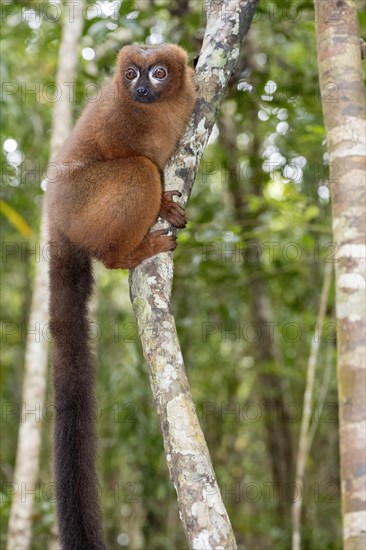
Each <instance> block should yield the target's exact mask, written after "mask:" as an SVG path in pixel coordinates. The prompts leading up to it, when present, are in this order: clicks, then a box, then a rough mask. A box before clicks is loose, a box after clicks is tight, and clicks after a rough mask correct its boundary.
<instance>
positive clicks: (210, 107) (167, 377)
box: [130, 0, 258, 550]
mask: <svg viewBox="0 0 366 550" xmlns="http://www.w3.org/2000/svg"><path fill="white" fill-rule="evenodd" d="M257 3H258V2H257V0H249V1H245V0H240V1H238V0H226V1H225V2H224V1H222V2H217V1H207V2H206V13H207V28H206V33H205V37H204V41H203V46H202V51H201V54H200V58H199V61H198V64H197V67H196V82H197V85H198V88H199V99H198V101H197V105H196V109H195V112H194V115H193V119H192V121H191V123H190V125H189V128H188V130H187V132H186V135H185V137H184V138H183V140H182V142H181V144H180V146H179V148H178V151H177V153H176V154H175V156H174V158H173V159H172V160H171V162H170V163H169V166H168V167H167V169H166V172H165V181H166V188H167V189H179V190H180V191H181V192H182V193H183V197H182V199H181V204H183V205H185V204H186V202H187V200H188V197H189V195H190V192H191V188H192V185H193V181H194V178H195V175H196V172H197V169H198V165H199V162H200V159H201V156H202V153H203V151H204V149H205V147H206V144H207V141H208V138H209V136H210V133H211V130H212V127H213V124H214V122H215V120H216V117H217V114H218V111H219V108H220V104H221V100H222V98H223V95H224V93H225V89H226V86H227V82H228V79H229V78H230V75H231V73H232V72H233V69H234V67H235V63H236V60H237V58H238V55H239V51H240V47H241V43H242V40H243V38H244V36H245V34H246V32H247V31H248V29H249V26H250V22H251V20H252V17H253V14H254V11H255V8H256V5H257ZM172 278H173V263H172V256H171V254H160V255H159V256H156V257H154V258H151V259H149V260H147V261H145V262H143V263H142V264H141V265H140V266H139V267H137V268H135V269H134V270H132V271H131V274H130V285H131V301H132V304H133V306H134V310H135V312H136V317H137V322H138V326H139V332H140V336H141V341H142V346H143V350H144V356H145V359H146V361H147V363H148V368H149V377H150V382H151V386H152V391H153V399H154V406H155V409H156V411H157V413H158V416H159V419H160V426H161V431H162V434H163V438H164V447H165V453H166V459H167V464H168V467H169V471H170V475H171V478H172V481H173V483H174V486H175V488H176V491H177V496H178V507H179V511H180V517H181V520H182V523H183V527H184V531H185V534H186V537H187V541H188V545H189V547H190V548H194V549H202V550H203V549H204V550H208V549H210V548H218V547H223V548H225V549H227V550H230V549H233V548H236V543H235V539H234V535H233V531H232V528H231V525H230V520H229V518H228V516H227V512H226V510H225V507H224V504H223V501H222V498H221V495H220V491H219V488H218V484H217V481H216V477H215V474H214V471H213V468H212V464H211V459H210V456H209V452H208V449H207V445H206V442H205V439H204V437H203V434H202V431H201V428H200V425H199V422H198V419H197V415H196V411H195V407H194V404H193V401H192V397H191V393H190V389H189V385H188V380H187V376H186V373H185V369H184V363H183V357H182V353H181V351H180V346H179V341H178V338H177V333H176V327H175V322H174V317H173V314H172V310H171V288H172Z"/></svg>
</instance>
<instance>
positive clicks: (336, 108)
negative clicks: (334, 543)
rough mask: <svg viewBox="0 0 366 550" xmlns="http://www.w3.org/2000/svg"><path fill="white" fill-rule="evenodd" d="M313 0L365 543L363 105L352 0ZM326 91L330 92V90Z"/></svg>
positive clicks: (352, 517)
mask: <svg viewBox="0 0 366 550" xmlns="http://www.w3.org/2000/svg"><path fill="white" fill-rule="evenodd" d="M327 4H328V5H329V3H327V2H326V1H325V0H324V1H321V2H317V3H316V7H317V17H316V30H317V48H318V66H319V80H320V90H321V93H322V104H323V113H324V122H325V126H326V131H327V139H328V152H329V162H330V164H331V165H332V167H333V168H335V170H336V173H335V172H334V170H333V173H335V177H334V178H333V180H332V182H331V196H332V201H333V205H332V207H333V236H334V241H335V244H336V247H337V251H338V252H337V262H336V312H337V324H338V360H337V363H338V394H339V420H340V455H341V488H342V515H343V540H344V548H345V549H346V550H347V549H349V550H351V549H352V550H359V549H361V548H365V546H366V540H365V533H366V529H365V525H366V506H365V504H366V503H365V500H366V495H365V484H366V461H365V453H366V451H365V449H366V410H365V373H366V354H365V328H366V326H365V325H366V323H365V315H366V312H365V286H366V285H365V258H366V246H365V168H366V166H365V139H366V131H365V130H366V128H365V102H364V87H363V84H362V72H361V55H360V36H359V29H358V21H357V2H356V1H355V0H343V1H341V2H337V3H336V4H334V6H336V11H335V13H334V14H333V16H332V17H329V11H328V10H327ZM330 92H331V93H330Z"/></svg>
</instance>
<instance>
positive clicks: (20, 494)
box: [7, 0, 83, 550]
mask: <svg viewBox="0 0 366 550" xmlns="http://www.w3.org/2000/svg"><path fill="white" fill-rule="evenodd" d="M82 8H83V2H82V1H81V0H80V1H79V2H77V3H75V6H74V10H73V17H72V18H71V17H65V22H64V27H63V37H62V42H61V46H60V51H59V65H58V72H57V84H58V85H59V86H60V88H61V89H62V91H63V93H62V95H61V97H60V100H59V101H58V102H56V103H55V106H54V111H53V119H52V134H51V153H50V158H51V160H52V159H54V158H55V155H56V154H57V151H58V149H59V148H60V146H61V145H62V143H63V142H64V140H65V139H66V138H67V136H68V134H69V133H70V131H71V119H72V113H71V105H70V102H69V99H68V97H69V94H68V88H67V83H70V82H73V81H74V80H75V73H76V60H77V57H76V55H75V52H76V48H77V45H78V42H79V38H80V35H81V31H82V26H83V17H82ZM65 83H66V85H65ZM47 242H48V227H47V218H46V216H45V215H43V216H42V220H41V230H40V248H41V251H42V253H41V254H40V258H39V261H38V263H37V264H36V273H35V279H34V287H33V296H32V303H31V309H30V317H29V332H28V338H27V342H26V349H25V364H24V380H23V391H22V403H21V407H22V410H24V412H25V413H24V414H23V415H22V416H21V419H20V426H19V434H18V446H17V455H16V462H15V471H14V478H13V483H14V496H13V499H12V504H11V510H10V519H9V525H8V541H7V548H8V550H14V549H20V548H21V549H22V550H26V549H27V548H30V544H31V538H32V519H33V518H32V512H33V504H34V493H32V491H34V489H35V485H36V482H37V479H38V472H39V456H40V448H41V428H42V415H41V411H42V410H43V407H44V400H45V391H46V380H47V377H46V373H47V358H48V340H47V338H43V337H42V331H43V329H44V327H46V325H47V323H48V292H49V291H48V262H47V254H46V252H45V250H46V245H47ZM35 332H36V333H37V334H38V337H37V336H36V334H35ZM39 335H40V336H39ZM32 411H33V412H32ZM25 491H26V492H27V493H26V496H25V497H24V492H25ZM54 547H55V546H53V548H54Z"/></svg>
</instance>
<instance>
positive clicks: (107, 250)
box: [48, 45, 195, 268]
mask: <svg viewBox="0 0 366 550" xmlns="http://www.w3.org/2000/svg"><path fill="white" fill-rule="evenodd" d="M156 62H158V64H162V65H165V66H166V67H167V68H168V75H169V81H168V82H167V83H164V84H163V85H162V86H163V91H162V93H161V96H160V97H159V98H158V99H157V100H156V101H154V102H152V103H148V104H143V103H138V102H137V101H136V100H135V99H134V98H133V97H132V96H131V93H130V92H129V90H128V89H127V88H126V86H125V82H124V73H125V70H126V68H127V67H129V66H130V65H131V64H136V65H145V66H147V65H148V66H150V65H153V64H154V63H156ZM186 62H187V56H186V53H185V52H184V51H183V50H182V49H181V48H179V47H178V46H175V45H167V46H162V47H159V48H157V49H154V48H139V47H136V46H127V47H125V48H123V49H122V50H121V52H120V54H119V56H118V64H117V71H116V73H115V76H114V78H113V80H111V81H110V82H109V83H108V84H107V85H106V86H105V87H104V88H103V89H102V91H101V93H100V96H99V98H98V101H97V102H95V103H94V102H92V103H90V104H89V105H88V107H87V108H86V109H85V111H84V112H83V114H82V115H81V117H80V119H79V121H78V122H77V124H76V126H75V129H74V131H73V133H72V135H71V137H70V139H69V140H68V142H67V144H66V146H65V147H64V149H63V151H62V153H61V155H60V156H59V158H58V162H57V164H58V166H57V168H56V167H55V168H54V174H51V176H50V182H49V191H48V204H49V211H50V220H51V239H54V238H57V233H58V232H61V233H63V234H64V235H66V236H67V237H68V238H69V239H70V240H71V242H73V243H74V244H76V245H77V246H79V247H81V248H83V249H84V250H85V251H86V252H88V253H89V254H90V255H91V256H94V257H96V258H98V259H99V260H101V261H103V263H104V264H105V265H106V266H107V267H115V268H131V267H134V266H135V265H137V264H138V263H140V262H141V261H142V260H143V259H145V258H147V257H148V256H151V255H154V254H157V253H158V252H163V251H166V250H171V249H173V248H174V246H175V239H174V238H173V237H169V236H166V235H164V236H163V235H161V234H160V233H159V234H155V235H154V236H149V238H148V239H147V240H144V242H143V243H142V241H143V239H144V237H145V236H146V235H147V233H148V231H149V229H150V227H151V226H152V225H153V223H154V222H155V220H156V218H157V216H158V214H159V210H160V206H161V202H162V182H161V172H162V170H163V168H164V166H165V164H166V162H167V160H168V159H169V157H170V156H171V154H172V153H173V151H174V149H175V148H176V144H177V141H178V140H179V138H180V137H181V136H182V134H183V132H184V129H185V126H186V124H187V119H188V117H189V115H190V114H191V112H192V109H193V106H194V102H195V92H194V85H193V79H192V73H193V71H192V69H190V68H189V67H187V64H186ZM165 202H168V203H169V198H168V196H167V197H166V201H165ZM170 210H173V213H174V212H175V213H177V212H180V214H181V216H180V218H181V219H179V216H178V219H177V217H174V216H173V217H172V218H171V217H169V208H165V209H164V210H163V212H162V214H163V215H164V214H165V215H167V216H168V220H169V221H171V222H172V223H173V224H174V223H175V224H176V225H177V226H178V227H182V225H184V219H183V217H182V216H183V213H182V212H181V209H180V207H179V206H178V205H176V203H175V202H174V201H172V200H171V204H170ZM140 243H142V245H141V247H140V248H139V249H138V250H137V247H138V246H139V245H140ZM132 252H133V254H132Z"/></svg>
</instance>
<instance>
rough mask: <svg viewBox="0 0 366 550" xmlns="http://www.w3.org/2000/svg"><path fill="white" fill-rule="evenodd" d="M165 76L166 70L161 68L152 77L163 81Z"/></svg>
mask: <svg viewBox="0 0 366 550" xmlns="http://www.w3.org/2000/svg"><path fill="white" fill-rule="evenodd" d="M166 75H167V72H166V70H165V69H164V68H163V67H158V68H157V69H155V70H154V72H153V77H154V78H157V79H159V80H163V79H164V78H165V77H166Z"/></svg>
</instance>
